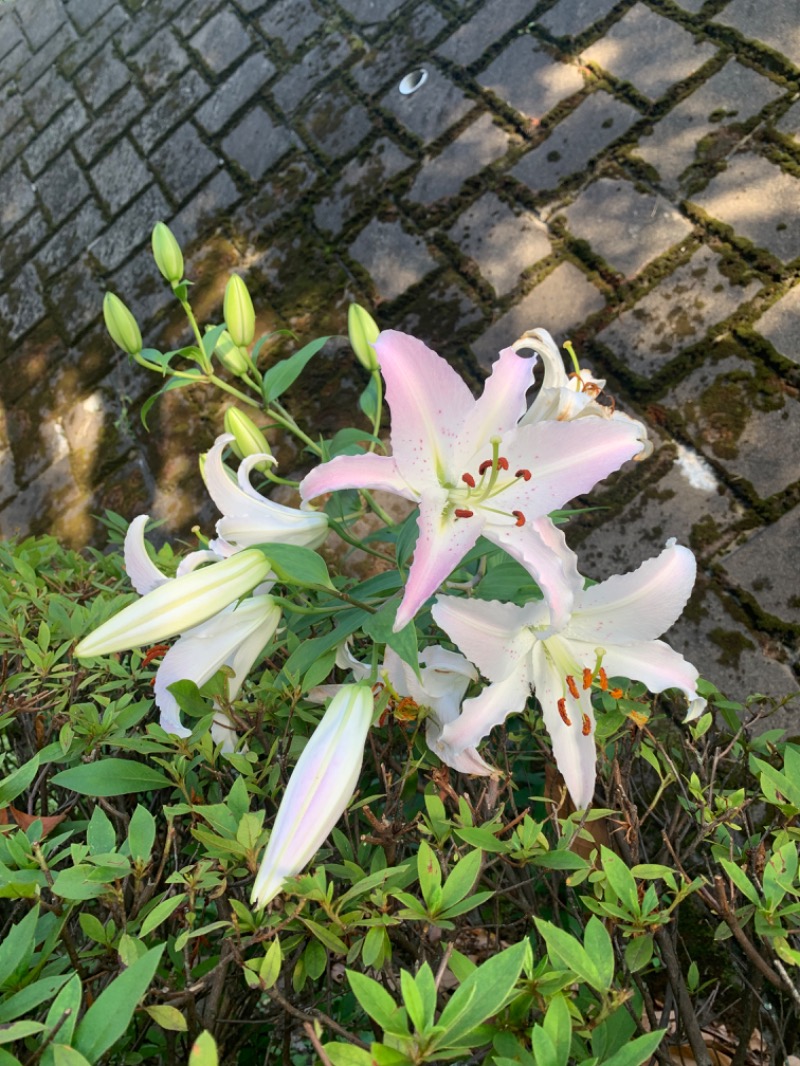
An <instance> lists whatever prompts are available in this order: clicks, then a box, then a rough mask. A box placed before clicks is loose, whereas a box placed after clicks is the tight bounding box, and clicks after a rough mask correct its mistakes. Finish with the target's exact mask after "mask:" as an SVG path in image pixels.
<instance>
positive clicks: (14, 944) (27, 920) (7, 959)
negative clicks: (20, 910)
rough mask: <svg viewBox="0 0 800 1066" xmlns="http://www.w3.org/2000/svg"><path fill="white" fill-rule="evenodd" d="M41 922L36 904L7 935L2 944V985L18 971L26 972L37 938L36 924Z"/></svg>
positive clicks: (0, 965) (0, 964)
mask: <svg viewBox="0 0 800 1066" xmlns="http://www.w3.org/2000/svg"><path fill="white" fill-rule="evenodd" d="M38 920H39V905H38V903H37V904H36V906H35V907H33V908H32V909H31V910H30V911H28V913H27V914H26V915H25V917H24V918H22V919H20V921H18V922H17V923H16V924H15V925H12V926H11V929H10V930H9V932H8V933H7V935H6V937H5V939H4V940H3V942H2V944H0V985H2V984H5V982H6V981H8V979H9V978H10V977H11V976H12V974H14V973H15V972H16V971H17V970H20V969H22V970H25V969H27V966H28V961H29V960H30V958H31V955H32V954H33V945H34V943H35V937H36V923H37V922H38Z"/></svg>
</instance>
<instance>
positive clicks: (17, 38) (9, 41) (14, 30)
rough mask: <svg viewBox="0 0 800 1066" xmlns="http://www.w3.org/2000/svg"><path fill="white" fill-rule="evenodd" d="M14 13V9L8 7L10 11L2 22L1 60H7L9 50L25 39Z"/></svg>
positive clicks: (0, 36) (0, 25) (0, 29)
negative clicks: (13, 16)
mask: <svg viewBox="0 0 800 1066" xmlns="http://www.w3.org/2000/svg"><path fill="white" fill-rule="evenodd" d="M12 14H13V9H12V8H8V13H7V14H6V16H5V17H4V18H3V20H2V22H0V60H5V58H6V56H7V55H8V54H9V52H10V51H11V50H12V49H13V48H16V46H17V45H18V44H20V43H21V42H22V40H23V37H22V30H21V29H20V28H19V23H18V22H15V21H14V20H13V18H12V17H11V16H12Z"/></svg>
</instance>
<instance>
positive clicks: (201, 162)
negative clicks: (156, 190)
mask: <svg viewBox="0 0 800 1066" xmlns="http://www.w3.org/2000/svg"><path fill="white" fill-rule="evenodd" d="M150 164H151V166H152V167H153V169H154V170H155V171H156V173H157V174H158V175H159V177H160V178H161V181H162V182H163V183H164V186H165V188H166V189H167V190H168V191H169V193H170V196H171V197H172V199H173V200H174V201H175V203H181V202H182V201H183V200H185V199H186V197H187V196H188V195H189V193H191V192H193V191H194V190H195V189H196V188H197V186H198V185H200V184H201V182H202V181H203V179H204V178H207V177H208V175H209V174H211V173H212V172H213V171H215V170H216V169H217V167H218V165H219V162H218V160H217V157H216V156H215V155H214V153H213V152H212V151H210V150H209V149H208V148H207V147H206V146H205V145H204V144H203V142H202V141H201V139H200V135H199V134H198V132H197V130H196V129H195V128H194V126H192V125H191V123H189V122H186V123H184V125H183V126H181V127H179V128H178V129H177V130H176V131H175V133H173V134H172V136H171V137H170V138H169V140H167V141H165V142H164V144H162V146H161V147H160V148H157V149H156V150H155V151H154V152H152V153H151V155H150Z"/></svg>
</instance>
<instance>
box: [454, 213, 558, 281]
mask: <svg viewBox="0 0 800 1066" xmlns="http://www.w3.org/2000/svg"><path fill="white" fill-rule="evenodd" d="M449 236H450V239H451V240H453V241H454V242H455V243H456V244H457V245H458V246H459V248H460V250H461V252H462V253H463V254H464V255H467V256H469V257H470V259H474V260H475V262H476V263H477V265H478V268H479V270H480V272H481V274H482V276H483V277H484V278H485V279H486V280H487V281H488V282H489V284H490V285H491V286H492V287H493V288H494V291H495V292H496V293H497V294H498V295H499V296H504V295H505V294H506V293H507V292H510V291H511V290H512V289H513V288H514V286H515V285H516V284H517V282H518V281H519V278H520V275H521V274H522V272H523V270H526V269H527V268H528V267H530V266H532V265H533V264H534V263H537V262H539V260H540V259H544V258H545V256H548V255H550V253H551V251H552V250H553V249H552V246H551V244H550V241H549V239H548V236H547V227H546V226H545V225H544V224H543V223H542V222H540V221H539V219H537V218H536V216H535V215H533V214H531V213H530V212H529V211H520V212H514V211H512V210H511V208H510V207H508V206H507V204H505V203H504V202H503V201H502V200H500V199H499V198H498V197H497V196H495V194H494V193H492V192H488V193H484V195H483V196H482V197H481V198H480V199H479V200H476V202H475V203H474V204H473V205H472V207H469V208H467V210H466V211H464V212H463V214H461V215H459V217H458V220H457V222H456V224H455V225H454V226H452V227H451V228H450V230H449Z"/></svg>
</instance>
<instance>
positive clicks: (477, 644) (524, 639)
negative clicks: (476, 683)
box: [431, 596, 535, 681]
mask: <svg viewBox="0 0 800 1066" xmlns="http://www.w3.org/2000/svg"><path fill="white" fill-rule="evenodd" d="M431 614H432V615H433V620H434V622H436V624H437V626H439V628H440V629H443V630H444V632H445V633H446V634H447V635H448V637H450V639H451V640H452V641H453V643H454V644H455V645H456V647H458V648H460V649H461V651H463V652H464V654H465V655H466V657H467V658H468V659H469V660H470V661H471V662H473V663H475V665H476V666H477V667H478V669H479V670H480V672H481V673H482V674H483V675H484V677H488V678H489V680H490V681H503V680H505V679H506V678H507V677H508V676H509V675H510V674H514V673H518V672H520V671H522V672H523V673H525V672H526V670H527V667H526V666H525V663H526V661H527V657H528V655H529V654H530V650H531V647H532V645H533V641H534V639H535V638H534V637H533V635H532V634H531V633H530V631H529V629H528V627H527V625H526V616H525V609H524V608H522V607H517V605H516V604H513V603H500V602H499V601H498V600H467V599H463V598H462V597H460V596H438V597H437V599H436V603H434V605H433V608H432V610H431Z"/></svg>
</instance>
